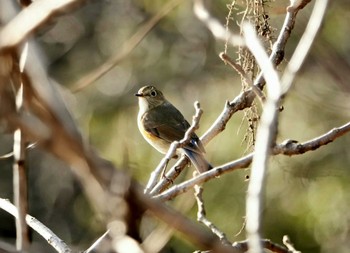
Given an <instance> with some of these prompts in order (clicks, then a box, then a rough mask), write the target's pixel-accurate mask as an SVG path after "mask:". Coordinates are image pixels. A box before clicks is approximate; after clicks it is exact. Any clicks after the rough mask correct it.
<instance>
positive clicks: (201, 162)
mask: <svg viewBox="0 0 350 253" xmlns="http://www.w3.org/2000/svg"><path fill="white" fill-rule="evenodd" d="M183 150H184V153H185V155H186V156H187V157H188V158H189V159H190V161H191V163H192V164H193V165H194V166H195V167H196V169H197V170H198V172H200V173H203V172H206V171H208V170H210V169H212V168H213V166H211V164H210V163H209V162H208V161H207V160H206V159H205V158H204V156H203V154H201V153H197V152H194V151H192V150H189V149H183Z"/></svg>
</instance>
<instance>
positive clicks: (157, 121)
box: [142, 104, 205, 153]
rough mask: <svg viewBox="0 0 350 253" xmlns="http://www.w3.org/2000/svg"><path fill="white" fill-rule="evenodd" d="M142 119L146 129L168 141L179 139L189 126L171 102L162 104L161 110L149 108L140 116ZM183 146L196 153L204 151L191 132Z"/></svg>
mask: <svg viewBox="0 0 350 253" xmlns="http://www.w3.org/2000/svg"><path fill="white" fill-rule="evenodd" d="M142 121H143V126H144V128H145V130H146V131H148V132H150V133H151V134H154V135H156V136H157V137H159V138H161V139H163V140H165V141H167V142H169V143H171V142H173V141H179V140H181V139H182V138H183V137H184V135H185V133H186V131H187V129H188V128H189V127H190V124H189V123H188V122H187V121H186V119H185V118H184V117H183V115H182V114H181V112H180V111H178V110H177V109H176V108H175V107H174V106H173V105H171V104H166V105H164V106H163V107H162V110H161V112H159V108H158V109H156V110H154V109H151V110H149V111H148V112H147V113H145V114H144V116H143V117H142ZM185 148H187V149H189V150H192V151H194V152H198V153H204V152H205V151H204V148H203V145H202V143H201V142H200V140H199V138H198V136H197V135H196V134H195V133H193V134H192V137H191V142H190V143H189V144H188V145H187V146H186V147H185Z"/></svg>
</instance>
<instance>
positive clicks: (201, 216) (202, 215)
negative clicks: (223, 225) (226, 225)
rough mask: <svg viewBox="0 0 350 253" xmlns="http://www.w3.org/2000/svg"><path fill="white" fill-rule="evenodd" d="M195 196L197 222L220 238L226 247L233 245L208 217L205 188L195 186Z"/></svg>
mask: <svg viewBox="0 0 350 253" xmlns="http://www.w3.org/2000/svg"><path fill="white" fill-rule="evenodd" d="M194 196H195V198H196V201H197V207H198V211H197V220H198V221H199V222H200V223H202V224H204V225H205V226H206V227H208V228H209V229H210V230H211V231H212V232H213V234H215V235H216V236H217V237H219V238H220V241H221V242H222V243H223V244H225V245H232V243H231V242H230V241H229V240H228V239H227V237H226V235H225V233H224V232H222V231H221V230H220V229H219V228H218V227H217V226H215V225H214V223H212V222H211V221H209V220H208V218H207V217H206V212H205V206H204V201H203V188H202V187H201V186H200V185H195V186H194Z"/></svg>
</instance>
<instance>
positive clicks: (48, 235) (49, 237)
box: [0, 198, 72, 253]
mask: <svg viewBox="0 0 350 253" xmlns="http://www.w3.org/2000/svg"><path fill="white" fill-rule="evenodd" d="M0 208H1V209H3V210H4V211H6V212H8V213H9V214H11V215H12V216H14V217H15V218H16V219H17V218H18V210H17V208H16V207H15V206H14V205H13V204H11V203H10V202H9V201H8V200H6V199H2V198H0ZM25 220H26V222H27V224H28V225H29V226H30V227H31V228H32V229H34V230H35V231H36V232H37V233H38V234H39V235H41V236H42V237H43V238H44V239H45V240H46V241H47V242H48V243H49V244H50V245H51V246H52V247H53V248H54V249H55V250H56V251H57V252H59V253H70V252H72V251H71V249H70V248H69V247H68V246H67V245H66V244H65V243H64V242H63V241H62V240H61V239H60V238H58V237H57V236H56V235H55V234H54V233H53V232H52V231H51V230H50V229H48V228H47V227H46V226H45V225H44V224H42V223H41V222H40V221H38V220H37V219H35V218H34V217H33V216H30V215H29V214H27V215H26V217H25Z"/></svg>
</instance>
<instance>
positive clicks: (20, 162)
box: [13, 43, 29, 251]
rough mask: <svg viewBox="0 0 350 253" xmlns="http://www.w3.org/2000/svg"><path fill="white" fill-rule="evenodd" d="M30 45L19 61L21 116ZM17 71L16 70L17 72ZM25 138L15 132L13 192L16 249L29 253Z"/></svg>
mask: <svg viewBox="0 0 350 253" xmlns="http://www.w3.org/2000/svg"><path fill="white" fill-rule="evenodd" d="M27 55H28V43H25V45H24V47H23V50H22V53H21V55H20V60H19V69H18V71H19V76H20V78H19V80H17V81H18V82H20V83H17V84H15V85H16V86H17V85H18V90H17V93H16V101H15V104H16V113H17V114H18V115H20V114H21V113H22V111H23V99H24V87H23V83H22V80H21V79H22V77H21V75H22V73H23V70H24V66H25V64H26V61H27ZM15 71H16V70H15ZM25 142H26V140H25V136H24V134H23V132H22V130H21V129H20V128H17V129H16V130H15V131H14V142H13V158H14V159H13V192H14V203H15V205H16V207H17V209H18V217H17V218H16V248H17V250H18V251H27V250H28V248H29V230H28V226H27V224H26V222H25V217H26V214H27V213H28V185H27V169H26V166H25V151H26V145H25Z"/></svg>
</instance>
